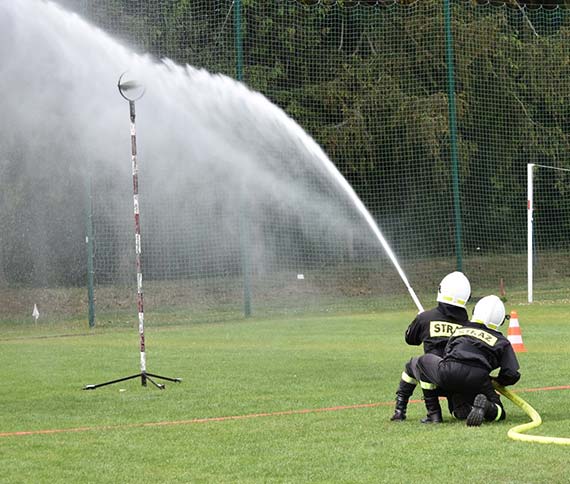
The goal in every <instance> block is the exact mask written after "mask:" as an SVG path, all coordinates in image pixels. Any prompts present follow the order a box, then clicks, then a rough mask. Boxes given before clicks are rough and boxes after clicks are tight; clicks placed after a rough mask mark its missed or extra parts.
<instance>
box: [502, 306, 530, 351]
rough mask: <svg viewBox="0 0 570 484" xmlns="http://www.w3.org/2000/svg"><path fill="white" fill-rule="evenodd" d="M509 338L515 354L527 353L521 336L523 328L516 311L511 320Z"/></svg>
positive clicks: (512, 313)
mask: <svg viewBox="0 0 570 484" xmlns="http://www.w3.org/2000/svg"><path fill="white" fill-rule="evenodd" d="M507 338H508V339H509V341H510V342H511V345H512V347H513V349H514V350H515V353H526V348H525V346H524V343H523V339H522V334H521V327H520V326H519V315H518V314H517V312H516V311H511V319H510V320H509V330H508V331H507Z"/></svg>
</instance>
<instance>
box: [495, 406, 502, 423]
mask: <svg viewBox="0 0 570 484" xmlns="http://www.w3.org/2000/svg"><path fill="white" fill-rule="evenodd" d="M495 406H496V407H497V417H496V418H495V422H498V421H499V420H500V419H501V415H503V408H502V407H501V406H500V405H499V404H497V403H495Z"/></svg>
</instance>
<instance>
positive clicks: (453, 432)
mask: <svg viewBox="0 0 570 484" xmlns="http://www.w3.org/2000/svg"><path fill="white" fill-rule="evenodd" d="M508 309H517V310H518V314H519V320H520V324H521V328H522V332H523V338H524V342H525V346H526V348H527V349H528V352H527V353H522V354H519V360H520V363H521V367H522V370H521V372H522V375H523V377H522V379H521V381H520V382H519V383H518V384H517V385H516V386H515V387H513V390H515V391H518V392H519V395H520V396H521V397H522V398H524V399H525V400H526V401H528V402H529V403H530V404H531V405H532V406H533V407H534V408H535V409H536V410H538V412H539V413H540V414H541V416H542V419H543V421H544V423H543V425H542V426H540V427H538V428H537V429H533V430H532V431H531V433H533V434H536V435H548V436H558V437H570V417H569V415H568V410H569V407H568V403H567V402H568V396H569V392H570V390H569V389H564V388H560V389H550V390H547V389H545V390H539V391H525V390H535V389H540V388H545V387H566V386H568V385H569V383H570V382H569V380H568V373H567V371H566V370H565V368H567V351H568V347H567V341H568V331H569V330H568V311H567V306H565V305H562V304H560V305H557V304H554V303H552V304H543V305H533V306H528V305H524V304H521V305H519V306H517V307H516V308H512V307H508ZM413 317H414V311H413V308H412V309H410V310H404V311H401V310H398V311H386V312H377V313H373V314H354V313H353V314H348V315H347V314H344V315H343V314H337V315H330V316H327V317H291V318H288V319H277V318H275V319H263V320H262V319H251V320H241V321H233V322H221V323H208V324H197V325H183V326H182V325H180V326H177V325H176V324H175V323H176V322H175V321H173V324H172V325H170V326H163V327H159V328H152V327H147V331H146V336H147V357H148V371H149V372H152V373H158V374H159V375H165V376H170V377H180V378H183V382H182V383H180V384H177V383H169V382H167V383H166V389H165V390H158V389H157V388H155V387H153V386H152V385H149V386H147V387H142V386H141V384H140V380H138V379H137V380H131V381H127V382H123V383H118V384H114V385H109V386H106V387H101V388H98V389H96V390H93V391H84V390H82V387H83V386H84V385H86V384H94V383H101V382H104V381H107V380H112V379H115V378H119V377H122V376H127V375H131V374H133V373H137V372H138V368H139V367H138V365H139V353H138V335H137V331H136V329H134V328H124V327H121V328H115V329H113V328H112V327H104V328H98V329H95V330H92V331H88V330H87V329H84V330H81V331H79V330H78V329H77V325H76V324H73V323H69V325H67V323H62V324H53V325H41V324H38V325H37V326H34V325H32V324H28V325H25V326H19V327H13V326H12V327H10V326H9V325H7V326H2V327H0V366H1V367H2V369H3V371H2V387H1V388H2V390H0V401H1V404H0V434H1V437H0V449H1V452H0V469H1V470H0V482H6V483H30V482H34V483H42V482H50V483H57V482H82V483H84V482H89V483H91V482H92V483H131V482H132V483H135V482H137V483H139V482H145V483H147V482H157V483H158V482H161V483H162V482H181V483H183V482H184V483H186V482H215V483H220V482H224V483H225V482H227V483H257V482H291V483H296V482H311V483H317V482H334V483H339V482H347V483H348V482H371V483H372V482H373V483H384V482H386V483H400V482H422V483H431V482H434V483H435V482H462V483H471V482H473V483H486V482H494V483H511V482H512V483H514V482H516V483H543V482H549V483H563V482H564V483H565V482H568V473H569V471H570V464H568V451H569V447H568V446H557V445H543V444H532V443H524V442H515V441H513V440H510V439H509V438H508V437H507V431H508V429H509V428H511V427H512V426H514V425H516V424H520V423H525V422H527V421H529V418H528V417H527V416H526V414H525V413H524V412H523V411H522V410H521V409H519V408H518V407H516V406H514V405H513V404H512V403H511V402H509V401H506V403H505V407H506V410H507V413H508V418H507V420H506V421H505V422H500V423H496V424H486V425H485V424H484V425H483V426H482V427H480V428H467V427H466V426H465V425H464V424H462V423H461V422H457V421H454V420H453V419H451V418H450V417H449V416H448V415H445V418H446V422H445V423H444V424H442V425H438V426H426V425H422V424H420V423H419V419H420V418H421V417H422V416H423V414H424V408H423V404H422V403H413V404H411V405H410V409H409V412H408V415H409V419H408V420H407V421H405V422H403V423H393V422H390V421H389V417H390V415H391V413H392V410H393V404H392V401H393V398H394V392H395V389H396V387H397V384H398V381H399V376H400V373H401V371H402V367H403V365H404V363H405V361H406V360H407V359H408V358H409V357H410V356H412V355H415V354H418V352H419V351H420V350H419V348H416V347H409V346H407V345H406V344H405V343H404V341H403V337H402V336H403V332H404V330H405V328H406V327H407V325H408V323H409V321H411V319H412V318H413ZM505 332H506V328H505ZM415 397H416V398H420V392H419V391H417V392H416V395H415ZM44 431H45V433H42V432H44Z"/></svg>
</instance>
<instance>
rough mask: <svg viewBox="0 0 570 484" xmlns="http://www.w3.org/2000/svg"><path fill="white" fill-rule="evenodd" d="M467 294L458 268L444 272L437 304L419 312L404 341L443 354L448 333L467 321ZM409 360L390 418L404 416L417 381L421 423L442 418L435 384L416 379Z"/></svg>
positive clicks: (463, 276) (468, 289)
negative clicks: (422, 415) (420, 394)
mask: <svg viewBox="0 0 570 484" xmlns="http://www.w3.org/2000/svg"><path fill="white" fill-rule="evenodd" d="M470 296H471V285H470V283H469V280H468V279H467V277H465V275H464V274H463V273H462V272H457V271H456V272H452V273H450V274H447V275H446V276H445V277H444V278H443V279H442V280H441V283H440V285H439V288H438V292H437V302H438V305H437V307H435V308H433V309H430V310H427V311H424V312H422V313H419V314H418V315H417V316H416V318H415V319H414V320H413V321H412V322H411V324H410V325H409V326H408V329H407V330H406V335H405V340H406V343H407V344H409V345H413V346H419V345H421V344H422V343H423V345H424V353H426V354H435V355H437V356H440V357H441V356H443V351H444V349H445V345H446V344H447V341H448V339H449V337H450V336H451V334H452V333H453V332H454V331H455V330H456V329H457V328H459V327H461V326H462V325H463V324H465V323H467V322H468V321H469V315H468V314H467V311H466V309H465V305H466V304H467V301H468V300H469V297H470ZM412 361H413V359H412V360H410V361H409V362H408V363H407V364H406V366H405V368H404V371H403V373H402V378H401V380H400V384H399V386H398V390H397V392H396V409H395V411H394V415H392V417H391V419H390V420H392V421H402V420H405V419H406V410H407V407H408V401H409V400H410V397H411V396H412V394H413V392H414V390H415V388H416V385H417V384H418V383H420V386H421V387H422V390H423V393H424V399H425V403H426V408H427V409H428V414H427V416H426V417H425V418H424V419H422V422H423V423H440V422H441V421H442V415H441V407H440V405H439V398H438V397H439V392H438V390H436V389H435V385H433V384H429V383H425V384H424V383H423V382H418V380H417V379H416V378H414V376H413V369H412V367H411V363H412Z"/></svg>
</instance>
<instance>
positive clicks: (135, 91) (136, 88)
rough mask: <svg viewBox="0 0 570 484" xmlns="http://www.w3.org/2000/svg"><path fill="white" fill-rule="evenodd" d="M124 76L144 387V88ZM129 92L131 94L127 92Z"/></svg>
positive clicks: (123, 92)
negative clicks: (138, 108) (139, 121)
mask: <svg viewBox="0 0 570 484" xmlns="http://www.w3.org/2000/svg"><path fill="white" fill-rule="evenodd" d="M123 76H124V74H123V75H122V76H121V77H120V78H119V83H118V87H119V92H120V93H121V96H123V97H124V98H125V99H126V100H127V101H129V112H130V118H131V164H132V172H133V208H134V216H135V259H136V268H137V308H138V319H139V338H140V367H141V383H142V385H143V386H146V380H147V376H146V350H145V340H144V296H143V285H142V280H143V277H142V243H141V217H140V209H139V166H138V162H137V130H136V124H135V119H136V112H135V101H137V100H139V99H140V98H141V97H142V96H143V94H144V87H142V85H141V84H139V83H137V82H136V81H126V82H121V80H122V78H123ZM129 91H131V92H129Z"/></svg>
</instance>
